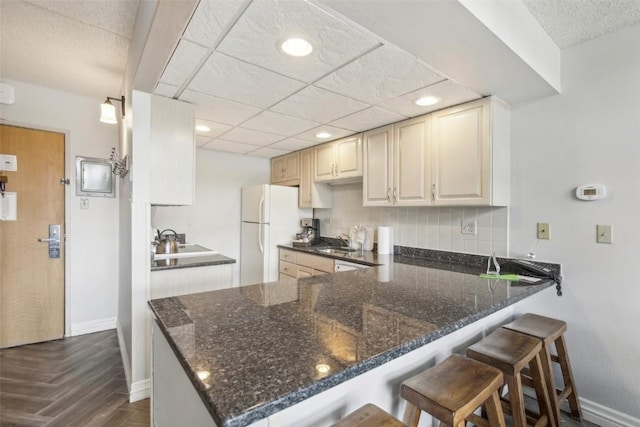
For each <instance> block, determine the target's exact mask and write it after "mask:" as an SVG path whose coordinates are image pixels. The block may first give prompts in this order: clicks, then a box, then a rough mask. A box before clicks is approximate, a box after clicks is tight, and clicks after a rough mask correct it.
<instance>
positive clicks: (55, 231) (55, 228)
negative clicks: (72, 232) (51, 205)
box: [38, 224, 60, 258]
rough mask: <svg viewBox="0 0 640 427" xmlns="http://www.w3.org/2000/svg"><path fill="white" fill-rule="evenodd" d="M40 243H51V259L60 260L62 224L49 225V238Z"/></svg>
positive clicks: (39, 240) (41, 240)
mask: <svg viewBox="0 0 640 427" xmlns="http://www.w3.org/2000/svg"><path fill="white" fill-rule="evenodd" d="M38 242H44V243H49V258H60V224H49V238H44V239H38Z"/></svg>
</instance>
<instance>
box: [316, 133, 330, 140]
mask: <svg viewBox="0 0 640 427" xmlns="http://www.w3.org/2000/svg"><path fill="white" fill-rule="evenodd" d="M330 136H331V134H330V133H329V132H318V133H316V138H320V139H326V138H329V137H330Z"/></svg>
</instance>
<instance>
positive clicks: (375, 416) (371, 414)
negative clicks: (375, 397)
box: [331, 403, 406, 427]
mask: <svg viewBox="0 0 640 427" xmlns="http://www.w3.org/2000/svg"><path fill="white" fill-rule="evenodd" d="M331 427H406V426H405V425H404V424H402V423H401V422H400V421H399V420H397V419H396V418H394V417H393V416H391V415H390V414H388V413H386V412H385V411H383V410H382V409H380V408H378V407H377V406H376V405H374V404H372V403H367V404H366V405H364V406H362V407H360V408H359V409H357V410H355V411H354V412H352V413H350V414H349V415H347V416H346V417H344V418H343V419H341V420H340V421H338V422H337V423H335V424H332V425H331Z"/></svg>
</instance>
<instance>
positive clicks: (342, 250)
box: [315, 247, 355, 255]
mask: <svg viewBox="0 0 640 427" xmlns="http://www.w3.org/2000/svg"><path fill="white" fill-rule="evenodd" d="M315 251H316V252H322V253H325V254H336V255H346V254H348V253H349V252H355V249H352V248H344V247H331V248H318V249H316V250H315Z"/></svg>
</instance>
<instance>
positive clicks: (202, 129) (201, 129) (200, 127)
mask: <svg viewBox="0 0 640 427" xmlns="http://www.w3.org/2000/svg"><path fill="white" fill-rule="evenodd" d="M196 130H197V131H198V132H209V131H210V130H211V128H210V127H209V126H206V125H197V126H196Z"/></svg>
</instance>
